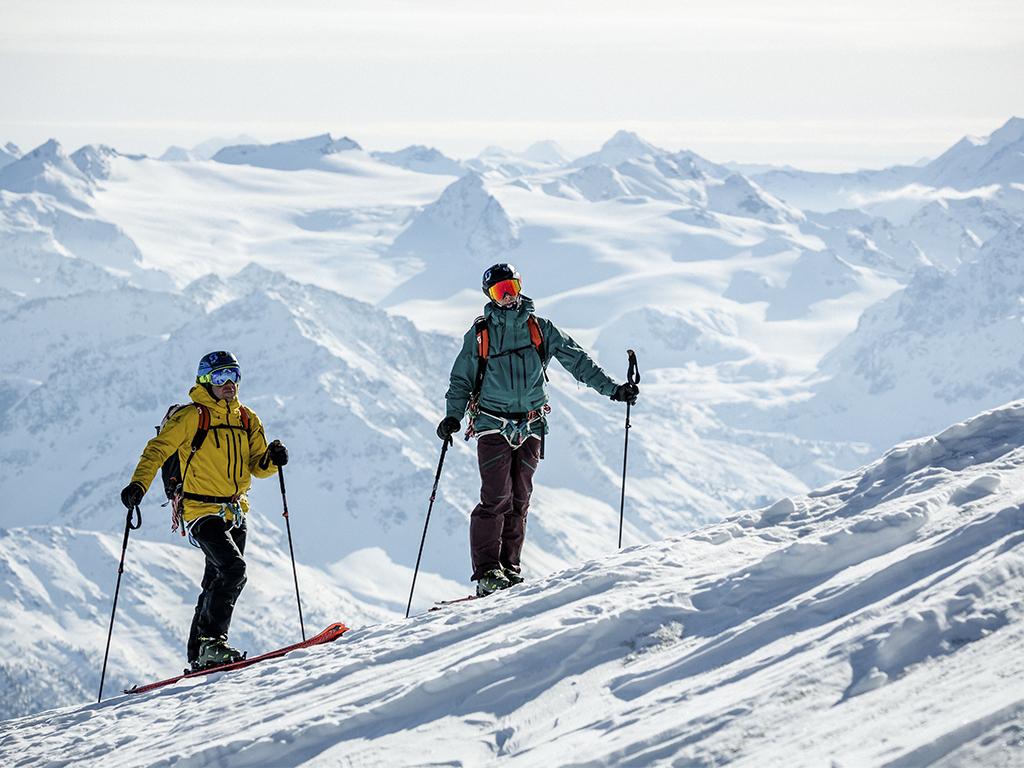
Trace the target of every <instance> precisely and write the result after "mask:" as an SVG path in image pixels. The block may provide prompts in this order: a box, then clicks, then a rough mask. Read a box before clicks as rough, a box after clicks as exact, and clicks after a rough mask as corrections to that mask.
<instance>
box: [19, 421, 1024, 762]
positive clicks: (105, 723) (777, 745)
mask: <svg viewBox="0 0 1024 768" xmlns="http://www.w3.org/2000/svg"><path fill="white" fill-rule="evenodd" d="M1022 435H1024V403H1022V402H1016V403H1012V404H1010V405H1008V406H1006V407H1003V408H1000V409H997V410H995V411H992V412H988V413H984V414H981V415H979V416H978V417H976V418H974V419H971V420H969V421H967V422H965V423H962V424H958V425H955V426H953V427H950V428H949V429H947V430H945V431H943V432H942V433H940V434H938V435H936V436H935V437H929V438H925V439H922V440H918V441H915V442H911V443H907V444H905V445H902V446H899V447H897V448H896V449H894V450H892V451H890V452H889V453H887V454H886V455H885V456H884V457H883V458H881V459H880V460H878V461H876V462H874V463H873V464H871V465H870V466H868V467H865V468H864V469H862V470H860V471H858V472H856V473H853V474H851V475H848V476H846V477H844V478H842V479H840V480H839V481H837V482H835V483H834V484H832V485H830V486H827V487H825V488H822V489H820V490H818V491H815V492H814V493H812V494H809V495H801V496H794V497H788V498H783V499H781V500H779V501H778V502H776V503H774V504H772V505H771V506H768V507H765V508H762V509H759V510H756V511H750V512H743V513H741V514H738V515H735V516H732V517H730V518H727V519H725V520H723V521H722V522H720V523H716V524H713V525H709V526H705V527H702V528H700V529H698V530H695V531H693V532H691V533H689V534H686V535H684V536H680V537H674V538H669V539H666V540H664V541H660V542H656V543H651V544H646V545H641V546H635V547H629V548H626V549H624V550H622V551H620V552H618V553H615V554H609V555H607V556H605V557H602V558H600V559H595V560H591V561H587V562H582V563H579V564H577V565H575V566H573V567H571V568H568V569H566V570H563V571H560V572H558V573H553V574H551V575H550V576H548V577H546V578H543V579H538V580H535V581H533V582H531V583H528V584H524V585H522V586H518V587H514V588H512V589H511V590H510V591H508V592H507V593H501V594H498V595H496V596H493V597H489V598H487V599H485V600H482V601H477V602H472V603H464V604H460V605H457V606H453V607H449V608H446V609H443V610H442V611H439V612H436V613H424V614H420V615H417V616H414V617H413V618H412V619H410V620H396V621H391V622H383V623H380V624H376V625H374V626H367V627H363V628H361V629H358V630H355V631H352V632H349V633H347V634H345V635H344V636H343V637H342V638H341V639H339V640H337V641H335V642H334V643H333V644H331V645H327V646H322V647H319V648H315V649H311V650H308V651H296V652H293V653H292V654H289V655H288V656H286V657H284V658H283V659H280V660H275V661H268V662H264V663H262V664H260V665H257V666H254V667H250V668H249V669H245V670H241V671H238V672H229V673H222V674H219V675H210V676H207V677H205V678H200V679H191V680H187V681H182V682H180V683H178V684H176V685H174V686H172V687H168V688H163V689H160V690H159V691H156V692H153V693H148V694H137V695H134V696H121V695H116V694H111V695H110V696H109V698H107V699H106V700H105V701H103V702H102V703H100V704H96V703H90V704H83V705H78V706H73V707H66V708H62V709H57V710H54V711H50V712H45V713H41V714H37V715H34V716H31V717H26V718H21V719H16V720H12V721H9V722H6V723H2V724H0V755H3V756H4V757H5V758H6V759H7V760H8V762H10V763H11V764H12V765H17V766H20V767H22V768H30V767H31V766H49V765H53V762H54V760H55V759H59V761H60V763H61V765H65V766H85V765H96V764H103V765H105V766H111V768H117V767H118V766H131V768H137V767H138V766H155V765H181V766H199V765H210V764H217V765H229V766H234V765H238V766H241V765H245V766H249V767H250V768H256V767H262V766H266V768H270V767H271V766H273V767H274V768H285V767H288V768H292V767H294V768H298V767H299V766H307V767H309V768H312V767H313V766H325V765H337V764H353V765H354V764H358V765H363V766H422V765H425V764H430V765H442V764H444V765H451V764H460V765H469V764H471V765H478V766H490V765H499V764H500V765H503V766H524V767H525V766H551V765H725V764H728V765H734V766H743V767H747V766H749V767H750V768H755V767H756V768H766V767H767V768H772V767H773V766H778V768H792V767H795V768H805V767H806V768H812V767H814V766H822V765H833V766H861V765H871V766H888V767H891V768H896V767H897V766H924V765H929V766H949V767H952V766H982V765H984V766H1011V765H1017V764H1019V763H1020V760H1021V742H1020V738H1019V735H1020V729H1021V717H1022V709H1021V704H1020V694H1019V691H1018V690H1017V687H1016V678H1017V675H1018V673H1019V672H1020V671H1021V666H1022V662H1021V661H1020V647H1021V643H1022V642H1024V615H1022V610H1021V601H1020V593H1021V590H1022V588H1024V585H1022V583H1021V578H1022V577H1021V573H1024V548H1022V540H1021V534H1020V529H1021V526H1022V524H1024V519H1022V513H1021V509H1020V494H1021V489H1022V488H1024V442H1022V440H1021V437H1022ZM29 535H30V534H28V533H26V532H24V531H13V532H10V533H8V535H7V537H6V538H7V539H11V538H20V539H21V540H22V541H24V540H25V539H26V537H28V536H29ZM67 541H68V535H67V534H63V537H62V538H61V539H60V541H59V542H58V543H59V545H60V546H64V545H65V542H67ZM72 541H73V540H72ZM116 541H117V539H116V537H115V536H114V535H107V536H105V537H97V538H93V537H90V538H88V539H85V540H81V537H80V538H79V540H78V541H77V546H96V545H97V544H99V545H105V547H106V548H107V549H108V550H110V551H109V553H108V555H107V561H108V563H109V564H113V563H114V557H115V553H114V550H115V549H116ZM27 548H28V547H27ZM52 551H54V548H52V547H47V546H39V547H38V552H39V553H40V555H45V554H47V553H49V552H52ZM57 551H60V550H59V549H57ZM19 566H20V570H19V574H26V571H27V568H26V567H25V566H24V565H22V564H19ZM170 567H171V566H168V569H170ZM43 570H44V569H43V568H41V567H38V566H37V568H36V571H37V572H42V571H43ZM23 583H26V584H27V583H29V582H28V580H27V579H26V580H25V582H23ZM31 585H32V588H33V590H34V594H35V595H37V599H39V600H41V601H45V600H48V599H53V598H54V597H57V596H59V595H60V593H61V592H62V591H64V590H67V591H72V592H75V593H76V596H77V595H78V594H84V595H86V596H88V597H89V598H93V592H94V591H96V592H98V591H99V587H98V585H96V584H94V583H92V582H91V581H90V580H89V578H88V576H86V575H85V574H83V575H82V577H81V579H80V581H79V582H78V583H75V584H55V583H53V582H51V581H47V580H45V579H39V580H34V581H32V582H31ZM160 586H161V584H160V583H159V582H157V583H155V584H153V585H152V586H151V588H150V590H149V595H148V597H149V603H150V606H157V605H162V604H163V603H164V602H165V601H167V602H174V601H175V599H176V598H175V597H174V596H173V595H169V594H167V591H166V590H165V589H160ZM96 597H99V595H96ZM331 607H332V608H334V609H335V610H340V611H343V610H344V608H345V606H344V605H343V604H336V605H334V606H331ZM151 609H152V608H151ZM333 618H344V617H343V616H340V615H339V616H335V617H333ZM140 639H141V638H140ZM275 639H276V638H275ZM263 640H264V642H263V643H261V644H260V645H259V646H257V647H256V648H255V649H254V650H264V649H269V647H270V646H271V645H272V643H271V642H270V640H271V638H264V639H263ZM279 642H281V641H279ZM173 671H174V670H173V669H171V670H169V672H173ZM58 756H59V757H58Z"/></svg>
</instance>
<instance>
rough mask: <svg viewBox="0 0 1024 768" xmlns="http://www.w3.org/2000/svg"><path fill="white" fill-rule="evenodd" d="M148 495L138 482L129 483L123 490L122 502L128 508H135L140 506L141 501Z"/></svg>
mask: <svg viewBox="0 0 1024 768" xmlns="http://www.w3.org/2000/svg"><path fill="white" fill-rule="evenodd" d="M145 495H146V491H145V490H144V489H143V487H142V486H141V485H139V484H138V483H128V485H126V486H125V487H124V489H123V490H122V491H121V503H122V504H124V505H125V507H127V508H128V509H135V507H137V506H139V502H141V501H142V497H143V496H145Z"/></svg>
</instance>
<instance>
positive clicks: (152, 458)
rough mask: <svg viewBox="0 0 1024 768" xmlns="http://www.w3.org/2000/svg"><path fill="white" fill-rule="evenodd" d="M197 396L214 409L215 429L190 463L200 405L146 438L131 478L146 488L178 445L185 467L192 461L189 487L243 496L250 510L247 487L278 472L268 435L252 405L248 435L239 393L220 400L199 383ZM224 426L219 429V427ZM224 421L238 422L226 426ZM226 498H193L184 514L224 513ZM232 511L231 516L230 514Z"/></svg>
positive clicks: (219, 494) (199, 492)
mask: <svg viewBox="0 0 1024 768" xmlns="http://www.w3.org/2000/svg"><path fill="white" fill-rule="evenodd" d="M189 396H190V397H191V398H192V402H194V403H199V404H200V405H202V406H204V407H205V408H206V409H207V410H208V411H209V413H210V431H209V432H208V433H207V435H206V439H205V440H204V441H203V444H202V446H200V448H199V450H198V451H196V453H195V456H193V457H192V462H191V463H188V461H189V455H190V454H191V452H192V438H193V437H195V434H196V431H197V430H198V429H199V411H198V410H197V409H196V408H191V407H189V408H182V409H180V410H179V411H178V412H177V413H175V414H174V415H173V416H171V418H170V419H168V421H167V423H166V424H165V425H164V428H163V429H161V430H160V434H159V435H157V436H156V437H154V438H153V439H152V440H150V441H149V443H147V444H146V447H145V449H144V450H143V451H142V457H141V458H140V459H139V463H138V466H136V468H135V474H134V475H132V482H133V483H138V484H139V485H141V486H142V487H143V488H145V489H146V490H148V489H149V485H150V483H152V482H153V478H154V477H155V476H156V473H157V472H159V471H160V468H161V467H162V466H163V464H164V461H166V460H167V457H168V456H170V455H171V453H172V452H173V451H177V452H178V460H179V461H180V462H181V468H182V470H184V469H185V465H186V464H188V472H187V473H186V474H185V478H184V490H185V492H187V493H192V494H196V495H199V496H217V497H233V496H237V497H238V504H239V507H240V508H241V510H242V512H243V514H244V513H246V512H248V511H249V500H248V499H247V498H246V495H245V494H246V491H248V490H249V486H251V485H252V478H253V477H254V476H255V477H270V476H271V475H273V474H274V473H276V472H277V466H275V465H274V464H272V463H271V462H270V457H269V456H267V437H266V435H265V434H264V432H263V423H262V422H261V421H260V419H259V417H258V416H257V415H256V414H255V413H253V411H252V410H251V409H248V408H247V409H246V410H247V411H249V432H248V437H247V436H246V432H245V428H244V427H243V426H242V417H241V415H240V411H239V409H240V408H241V406H240V405H239V403H238V400H237V398H236V399H235V400H232V401H231V402H230V403H229V402H225V401H224V400H215V399H214V398H213V396H212V395H211V394H210V393H209V392H208V391H207V390H206V388H205V387H203V386H201V385H199V384H197V385H196V386H194V387H193V388H192V391H191V392H189ZM218 426H219V427H221V428H220V429H217V427H218ZM225 426H231V427H236V428H235V429H225V428H224V427H225ZM222 506H223V505H221V504H207V503H203V502H201V501H195V500H194V499H185V500H184V501H183V517H184V519H185V521H186V522H191V521H193V520H195V519H196V518H199V517H203V516H204V515H219V514H220V512H221V509H222ZM231 519H232V517H231V513H230V512H229V513H228V516H227V520H229V521H230V520H231Z"/></svg>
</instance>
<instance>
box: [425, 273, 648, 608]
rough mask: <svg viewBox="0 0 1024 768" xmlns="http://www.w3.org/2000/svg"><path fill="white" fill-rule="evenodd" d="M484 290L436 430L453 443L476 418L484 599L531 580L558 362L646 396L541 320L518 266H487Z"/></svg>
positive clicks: (626, 394)
mask: <svg viewBox="0 0 1024 768" xmlns="http://www.w3.org/2000/svg"><path fill="white" fill-rule="evenodd" d="M483 290H484V293H485V294H487V296H488V298H490V301H489V302H488V304H487V305H486V307H485V308H484V315H483V317H482V318H480V319H478V320H477V322H476V323H475V324H474V325H473V327H472V328H470V330H469V331H468V332H467V333H466V336H465V339H464V341H463V344H462V350H461V351H460V352H459V355H458V357H456V359H455V364H454V365H453V366H452V372H451V379H450V383H449V387H448V392H447V393H446V394H445V401H446V405H447V408H446V416H445V418H444V419H443V420H442V421H441V423H440V424H438V426H437V435H438V437H440V438H441V439H442V440H451V439H452V438H451V436H452V435H453V434H456V433H458V432H459V431H460V430H461V429H462V417H463V416H465V415H467V414H468V415H469V428H468V432H467V437H468V436H473V435H475V436H476V438H477V459H478V462H479V465H480V503H479V504H478V505H477V506H476V508H475V509H474V510H473V513H472V515H471V516H470V524H469V542H470V552H471V557H472V563H473V576H472V580H473V581H475V582H476V583H477V587H476V592H477V595H478V596H483V595H489V594H491V593H492V592H495V591H497V590H499V589H505V588H507V587H510V586H512V585H513V584H518V583H520V582H522V580H523V578H522V576H521V575H520V562H519V558H520V554H521V552H522V549H523V540H524V538H525V534H526V515H527V510H528V509H529V506H530V495H531V494H532V492H533V473H534V472H535V471H536V469H537V464H538V461H539V459H540V458H543V442H544V435H545V434H546V433H547V429H548V427H547V419H546V418H545V413H546V412H547V411H548V410H550V409H549V408H548V407H547V402H548V394H547V389H546V387H545V386H544V382H545V379H546V374H545V370H546V368H547V364H548V363H549V362H550V361H551V358H555V359H557V360H558V362H559V363H561V365H562V367H563V368H565V369H566V370H567V371H568V372H569V373H570V374H571V375H572V376H573V378H575V379H576V380H577V381H579V382H581V383H582V384H586V385H587V386H588V387H591V388H592V389H595V390H597V391H598V392H599V393H601V394H602V395H605V396H607V397H610V398H611V399H612V400H615V401H618V402H629V403H631V404H632V403H635V402H636V399H637V395H638V394H639V392H640V390H639V388H638V387H637V386H636V385H635V384H616V383H615V381H614V380H613V379H612V378H611V377H610V376H609V375H608V374H607V373H605V372H604V371H603V370H602V369H601V367H600V366H599V365H598V364H597V363H595V362H594V360H593V359H592V358H591V357H590V355H588V354H587V353H586V352H585V351H584V350H583V349H582V348H581V347H580V346H579V345H578V344H577V343H576V342H575V341H573V340H572V338H570V337H569V336H568V335H567V334H566V333H564V332H563V331H561V330H559V329H558V328H557V327H555V325H554V324H553V323H552V322H551V321H550V320H545V319H544V318H540V317H536V316H535V315H534V314H533V309H534V306H533V301H531V300H530V299H529V298H528V297H526V296H524V295H523V294H522V280H521V277H520V275H519V272H518V271H517V270H516V268H515V267H513V266H512V265H511V264H495V265H494V266H492V267H490V268H489V269H488V270H487V271H485V272H484V276H483Z"/></svg>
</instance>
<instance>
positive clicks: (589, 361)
mask: <svg viewBox="0 0 1024 768" xmlns="http://www.w3.org/2000/svg"><path fill="white" fill-rule="evenodd" d="M539 322H540V323H542V324H543V325H542V327H541V331H542V332H543V334H544V344H545V346H547V355H548V359H550V358H551V357H554V358H555V359H556V360H558V362H559V363H561V365H562V367H563V368H565V370H567V371H568V372H569V374H570V375H571V376H572V377H573V378H574V379H576V381H578V382H580V383H581V384H586V385H587V386H588V387H590V388H591V389H594V390H597V391H598V392H600V393H601V394H602V395H605V396H606V397H611V396H612V395H613V394H614V393H615V390H617V389H618V384H616V383H615V380H614V379H612V377H611V376H609V375H608V374H607V373H605V372H604V369H603V368H601V366H599V365H598V364H597V363H595V362H594V358H592V357H591V356H590V355H588V354H587V353H586V352H585V351H584V350H583V348H582V347H581V346H580V345H579V344H577V343H576V342H575V341H574V340H573V339H572V337H570V336H569V334H567V333H565V332H564V331H562V330H561V329H559V328H557V327H556V326H555V324H554V323H552V322H551V321H549V320H540V321H539Z"/></svg>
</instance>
